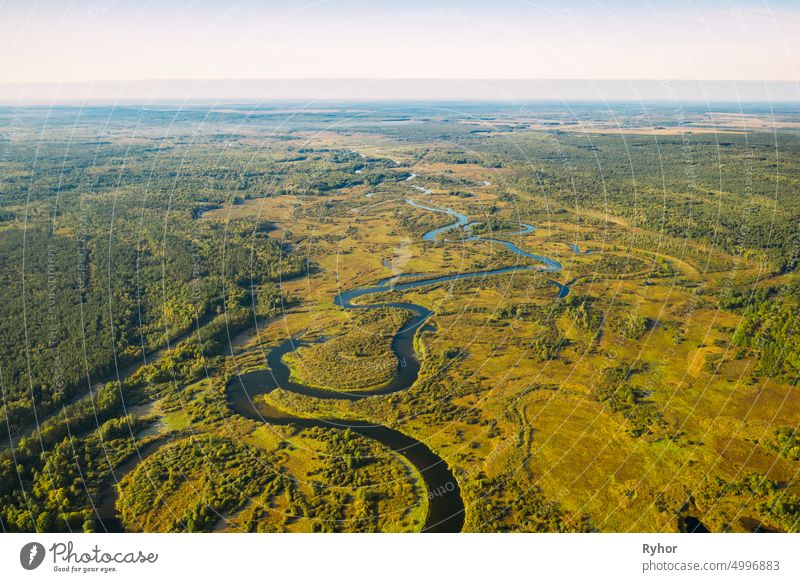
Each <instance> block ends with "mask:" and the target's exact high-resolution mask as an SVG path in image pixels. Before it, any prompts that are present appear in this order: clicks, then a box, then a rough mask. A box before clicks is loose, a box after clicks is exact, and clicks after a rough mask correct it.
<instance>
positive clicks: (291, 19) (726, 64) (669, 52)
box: [0, 0, 800, 92]
mask: <svg viewBox="0 0 800 582" xmlns="http://www.w3.org/2000/svg"><path fill="white" fill-rule="evenodd" d="M0 15H2V17H1V18H0V46H1V47H2V50H1V51H0V84H3V85H7V84H21V85H30V84H32V83H33V84H39V83H48V84H54V85H63V84H65V83H66V84H69V83H94V82H108V81H118V82H129V81H134V80H166V79H179V80H180V79H183V80H186V79H237V80H245V79H307V78H308V79H320V78H322V79H343V78H359V79H363V78H367V79H411V78H413V79H486V80H492V79H495V80H496V79H592V80H594V79H652V80H664V79H671V80H676V79H689V80H698V79H703V80H731V79H736V80H753V81H765V80H766V81H773V80H788V81H794V82H798V81H800V62H798V61H800V2H798V1H797V0H791V1H787V0H762V1H755V0H728V1H710V0H694V1H691V2H689V1H684V0H672V1H665V0H651V1H647V0H644V1H637V2H627V1H622V0H611V1H602V2H601V1H592V0H563V1H561V2H556V1H552V0H543V1H527V0H493V1H489V0H484V1H480V2H478V1H475V0H462V1H460V2H457V1H455V0H428V1H426V2H423V1H420V0H405V1H386V0H374V1H371V2H370V1H366V0H327V1H325V0H316V1H311V2H308V1H305V0H300V1H294V2H290V1H285V0H271V1H270V0H262V1H260V2H251V1H247V0H238V1H237V0H234V1H232V2H222V1H210V0H198V1H189V0H166V1H163V0H162V1H158V2H156V1H151V2H147V0H138V1H132V0H73V1H71V2H70V1H69V0H66V1H64V0H59V1H55V0H53V1H38V2H37V1H36V0H24V1H23V0H11V1H6V2H3V0H0ZM6 92H8V91H7V90H6Z"/></svg>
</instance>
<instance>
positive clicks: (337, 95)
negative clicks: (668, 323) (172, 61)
mask: <svg viewBox="0 0 800 582" xmlns="http://www.w3.org/2000/svg"><path fill="white" fill-rule="evenodd" d="M198 101H201V102H205V103H208V102H212V103H225V102H248V103H251V102H263V103H268V102H281V101H304V102H306V103H317V102H318V103H324V102H331V101H405V102H408V101H481V102H506V103H509V104H515V103H522V102H563V103H569V102H592V103H598V102H599V103H603V102H648V103H649V102H666V103H707V104H711V103H765V104H769V103H775V104H778V103H797V102H798V101H800V84H798V83H797V82H795V81H790V80H785V81H753V80H730V81H725V80H687V79H679V80H663V81H662V80H654V79H444V78H443V79H347V78H342V79H160V80H131V81H98V82H73V83H60V84H59V83H0V104H4V105H12V104H17V105H47V104H87V105H88V104H114V103H132V102H133V103H142V102H146V103H160V102H170V103H174V102H187V103H194V102H198Z"/></svg>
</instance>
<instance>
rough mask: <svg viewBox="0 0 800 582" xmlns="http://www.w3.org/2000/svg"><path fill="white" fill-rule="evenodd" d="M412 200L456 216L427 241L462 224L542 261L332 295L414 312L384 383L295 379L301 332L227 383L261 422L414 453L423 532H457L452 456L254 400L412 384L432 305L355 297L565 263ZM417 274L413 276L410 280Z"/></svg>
mask: <svg viewBox="0 0 800 582" xmlns="http://www.w3.org/2000/svg"><path fill="white" fill-rule="evenodd" d="M415 177H416V176H415V175H414V174H412V175H411V176H410V177H409V178H407V180H413V179H414V178H415ZM412 188H414V189H415V190H417V191H418V192H421V193H422V194H425V195H429V194H430V190H428V189H426V188H423V187H421V186H417V185H412ZM406 203H407V204H409V205H411V206H413V207H415V208H418V209H420V210H425V211H428V212H436V213H441V214H446V215H448V216H450V217H452V218H454V219H455V220H454V222H452V223H450V224H447V225H445V226H441V227H438V228H434V229H432V230H430V231H428V232H426V233H425V234H424V235H423V237H422V238H423V240H426V241H432V242H435V241H437V240H438V239H439V237H441V236H442V235H444V234H445V233H447V232H450V231H454V230H456V229H462V232H463V234H464V237H463V238H462V240H466V241H485V242H487V243H491V244H499V245H502V246H504V247H505V248H507V249H508V250H509V251H511V252H513V253H515V254H517V255H519V256H521V257H524V258H526V259H533V260H535V261H538V262H539V263H540V264H539V265H535V266H534V265H515V266H511V267H504V268H500V269H492V270H487V271H477V272H472V273H458V274H455V275H445V276H439V277H429V278H425V277H424V275H419V274H405V275H399V276H394V277H389V278H386V279H384V280H382V281H379V282H378V283H376V284H375V285H374V286H370V287H359V288H356V289H352V290H349V291H345V292H344V293H341V294H340V295H337V296H336V297H335V298H334V300H333V301H334V303H335V304H336V305H338V306H340V307H342V308H343V309H378V308H384V307H391V308H397V309H404V310H407V311H410V312H411V313H412V314H413V317H412V318H411V320H410V321H409V322H408V323H406V324H405V325H404V326H403V328H401V329H400V330H398V332H397V333H396V334H395V336H394V338H393V339H392V344H391V349H392V351H393V353H394V354H395V356H396V357H397V361H398V366H397V371H396V373H395V375H394V377H393V378H392V380H391V381H390V382H389V383H388V384H386V385H384V386H383V387H381V388H379V389H376V390H370V391H368V392H367V391H360V392H343V391H335V390H326V389H324V388H318V387H314V386H308V385H305V384H301V383H299V382H296V381H294V380H293V379H292V378H291V371H290V370H289V368H288V366H287V365H286V364H285V363H284V362H283V356H284V355H286V354H287V353H290V352H293V351H294V350H296V349H297V348H298V347H301V346H303V345H307V342H303V341H301V340H298V339H297V338H294V337H292V338H289V339H287V340H285V341H283V342H282V343H281V344H279V345H278V346H277V347H275V348H273V349H272V350H271V351H270V352H269V353H268V355H267V358H266V360H267V361H266V363H267V368H268V369H266V370H255V371H252V372H247V373H245V374H241V375H239V376H237V377H235V378H234V379H233V380H232V381H231V382H230V383H229V385H228V389H227V394H228V402H229V404H230V406H231V408H232V409H233V410H234V411H236V412H238V413H239V414H241V415H243V416H245V417H247V418H251V419H254V420H257V421H260V422H266V423H269V424H292V425H297V426H300V427H303V428H309V427H326V428H332V427H336V428H350V430H351V431H354V432H357V433H359V434H361V435H363V436H366V437H368V438H372V439H375V440H377V441H379V442H381V443H382V444H384V445H385V446H387V447H388V448H390V449H391V450H393V451H395V452H397V453H398V454H400V455H402V456H403V457H404V458H405V459H407V460H408V462H409V463H411V464H412V465H413V466H414V467H416V469H417V470H418V471H419V472H420V474H421V475H422V477H423V479H424V481H425V485H426V487H427V489H428V515H427V518H426V521H425V525H424V527H423V531H425V532H458V531H461V529H462V527H463V525H464V503H463V500H462V499H461V491H460V489H459V486H458V482H457V480H456V479H455V477H454V476H453V473H452V471H451V470H450V468H449V467H448V466H447V463H446V462H445V461H444V460H443V459H441V458H440V457H439V456H437V455H436V454H435V453H434V452H433V451H431V449H430V448H429V447H428V446H426V445H425V444H424V443H422V442H420V441H418V440H416V439H413V438H411V437H409V436H408V435H405V434H403V433H401V432H399V431H396V430H394V429H391V428H389V427H386V426H382V425H374V424H370V423H367V422H361V421H350V420H341V419H312V418H303V417H297V416H291V415H287V414H286V413H284V412H282V411H280V410H277V409H275V408H274V407H271V406H269V405H268V404H266V403H265V402H263V400H262V399H258V400H259V401H258V402H256V401H255V397H256V396H259V395H263V394H267V393H269V392H271V391H273V390H275V389H276V388H278V387H280V388H282V389H284V390H289V391H291V392H295V393H297V394H304V395H306V396H311V397H314V398H328V399H340V400H358V399H361V398H368V397H372V396H377V395H382V394H390V393H393V392H398V391H401V390H407V389H408V388H410V387H411V386H412V385H413V384H414V382H416V380H417V378H418V377H419V370H420V363H419V359H418V358H417V355H416V353H415V351H414V337H415V335H416V334H417V333H424V332H425V331H426V330H427V329H429V328H432V327H433V326H431V325H430V324H428V323H427V321H428V319H429V318H430V316H431V315H432V314H433V312H432V311H430V310H429V309H428V308H426V307H424V306H422V305H417V304H415V303H404V302H386V303H375V304H361V303H357V300H358V299H360V298H362V297H365V296H368V295H374V294H377V293H384V292H387V291H397V292H403V291H410V290H412V289H418V288H421V287H428V286H432V285H439V284H442V283H447V282H450V281H458V280H461V279H474V278H484V277H490V276H495V275H503V274H507V273H513V272H516V271H521V270H539V271H542V272H548V273H555V272H559V271H561V270H562V266H561V263H559V262H558V261H556V260H554V259H551V258H549V257H544V256H541V255H536V254H533V253H529V252H527V251H524V250H522V249H521V248H519V247H518V246H517V245H516V244H514V243H512V242H510V241H506V240H500V239H494V238H484V237H481V236H477V235H474V234H472V227H473V226H474V225H476V224H478V223H476V222H471V221H470V219H469V217H468V216H466V215H464V214H461V213H458V212H456V211H455V210H452V209H450V208H438V207H435V206H428V205H424V204H420V203H418V202H415V201H413V200H411V199H407V200H406ZM520 226H521V228H520V230H519V231H516V232H513V233H508V234H509V236H510V235H522V234H527V233H530V232H533V231H534V230H535V227H534V226H532V225H528V224H522V225H520ZM410 278H413V280H411V281H405V280H406V279H410ZM550 283H552V284H553V285H555V286H556V287H557V288H558V290H559V292H558V296H559V297H565V296H566V295H567V294H568V293H569V287H568V286H567V285H563V284H561V283H558V282H556V281H553V280H551V281H550Z"/></svg>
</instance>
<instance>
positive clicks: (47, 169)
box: [0, 103, 800, 532]
mask: <svg viewBox="0 0 800 582" xmlns="http://www.w3.org/2000/svg"><path fill="white" fill-rule="evenodd" d="M530 107H534V108H535V114H532V113H531V110H530V109H529V108H527V107H526V108H515V107H513V106H510V105H504V104H492V103H482V104H477V103H464V104H457V106H456V105H454V106H448V107H447V108H444V107H441V106H439V105H436V104H420V105H416V106H412V105H410V104H400V103H386V104H379V103H374V104H365V103H359V104H338V105H337V106H335V107H333V106H330V104H328V105H326V106H324V107H323V106H314V107H308V108H303V109H302V110H297V111H295V110H293V109H292V108H291V106H288V108H287V106H286V105H285V104H282V105H280V106H278V105H264V106H261V107H252V106H239V105H231V106H226V107H225V108H210V109H209V108H205V107H196V108H194V107H193V108H187V109H183V110H176V109H173V108H169V107H160V106H155V107H148V108H144V107H136V106H124V107H116V108H107V107H99V106H98V107H86V108H72V107H62V108H55V109H52V110H46V109H40V108H34V107H32V108H0V130H2V131H1V132H0V133H1V134H2V138H3V140H4V144H3V146H4V147H3V154H2V157H0V188H1V190H0V191H2V197H1V198H0V265H2V268H0V277H2V285H0V293H2V295H3V296H2V301H0V310H1V312H0V327H2V329H1V330H0V387H1V388H2V401H0V427H2V428H0V446H1V447H2V448H0V529H2V531H8V532H12V531H87V532H91V531H105V530H108V531H119V530H125V531H147V532H156V531H246V532H268V531H274V532H284V531H285V532H297V531H309V532H310V531H320V532H333V531H342V532H345V531H347V532H350V531H387V532H394V531H397V532H400V531H409V532H410V531H454V530H463V531H554V532H568V531H580V532H583V531H646V532H651V531H653V532H660V531H679V530H685V529H686V528H687V524H699V525H700V526H702V529H707V530H709V531H719V532H721V531H734V532H744V531H800V483H798V471H800V436H798V435H800V433H798V430H800V429H799V428H798V427H800V392H798V387H797V380H798V374H800V339H798V338H800V334H798V329H797V325H798V323H800V321H799V319H800V315H798V314H799V313H800V311H798V306H799V305H800V275H799V274H798V264H797V259H798V256H799V255H800V251H798V249H800V227H799V226H798V225H800V133H798V131H797V130H796V129H794V128H795V127H796V123H797V116H798V114H797V113H796V112H795V111H792V110H791V109H788V108H786V109H781V108H777V109H774V110H772V111H771V112H770V111H762V110H760V109H758V108H757V107H755V106H754V107H753V108H751V109H748V110H747V111H745V112H740V111H730V112H726V116H725V117H724V121H723V122H720V121H719V118H717V117H713V116H712V115H711V113H710V112H709V110H708V108H701V107H699V106H698V107H694V106H685V107H682V108H681V109H680V111H679V112H676V111H675V109H674V108H668V107H661V106H656V105H648V108H647V110H644V109H643V108H642V107H636V106H633V105H614V106H613V108H614V109H613V115H612V116H609V110H608V106H605V107H603V106H600V105H590V104H581V105H574V106H571V107H562V106H556V105H548V104H535V105H531V106H530ZM612 119H613V120H615V121H614V122H613V123H612ZM754 119H755V120H759V119H760V120H768V121H769V122H770V130H769V131H765V130H763V129H754V128H755V127H760V125H759V124H757V123H754V122H753V120H754ZM620 120H622V123H618V122H619V121H620ZM589 122H590V123H589ZM693 529H698V530H699V528H694V527H693Z"/></svg>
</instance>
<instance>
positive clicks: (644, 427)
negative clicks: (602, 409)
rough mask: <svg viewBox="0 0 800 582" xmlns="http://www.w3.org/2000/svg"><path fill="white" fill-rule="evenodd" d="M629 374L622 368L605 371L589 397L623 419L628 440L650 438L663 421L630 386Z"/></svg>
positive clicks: (615, 367) (629, 370)
mask: <svg viewBox="0 0 800 582" xmlns="http://www.w3.org/2000/svg"><path fill="white" fill-rule="evenodd" d="M632 372H633V371H632V370H631V369H630V367H629V366H627V365H626V364H618V365H615V366H610V367H608V368H606V369H605V370H603V373H602V376H601V378H600V380H599V382H597V383H596V384H595V385H594V386H593V387H592V393H593V395H594V397H595V398H596V399H597V400H598V401H599V402H602V403H603V404H605V405H607V406H608V407H609V408H610V409H611V410H612V411H613V412H616V413H618V414H621V415H622V416H623V417H624V418H625V420H626V421H627V422H628V424H629V429H628V430H629V432H630V434H631V435H632V436H635V437H640V436H643V435H648V434H652V433H653V430H654V428H655V427H656V426H657V425H661V424H663V420H662V417H661V412H660V410H659V408H658V406H657V405H656V404H654V403H652V402H647V401H646V400H645V398H646V396H647V395H646V394H645V393H643V392H642V391H641V390H640V389H639V388H637V387H636V386H634V385H633V384H631V382H630V377H631V375H632Z"/></svg>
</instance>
